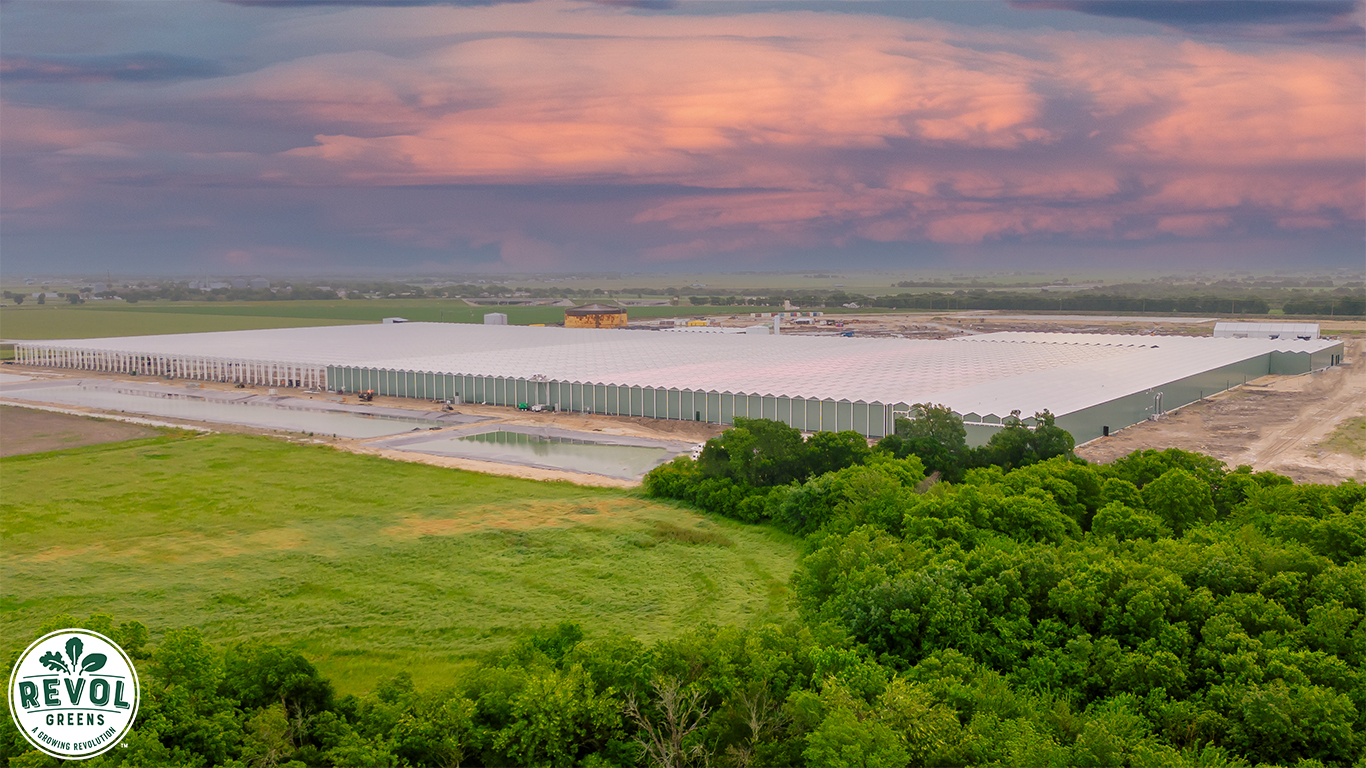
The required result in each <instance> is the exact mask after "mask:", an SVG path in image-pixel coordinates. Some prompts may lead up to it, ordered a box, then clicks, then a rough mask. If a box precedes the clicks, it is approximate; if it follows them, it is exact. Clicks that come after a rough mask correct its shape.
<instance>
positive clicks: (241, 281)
mask: <svg viewBox="0 0 1366 768" xmlns="http://www.w3.org/2000/svg"><path fill="white" fill-rule="evenodd" d="M232 287H233V288H246V287H247V279H246V278H245V277H234V278H233V279H232Z"/></svg>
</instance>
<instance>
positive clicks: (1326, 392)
mask: <svg viewBox="0 0 1366 768" xmlns="http://www.w3.org/2000/svg"><path fill="white" fill-rule="evenodd" d="M1363 352H1366V340H1362V339H1360V338H1354V339H1351V340H1348V341H1347V343H1346V345H1345V350H1344V355H1343V358H1344V359H1343V364H1342V365H1339V366H1335V367H1333V368H1329V369H1328V370H1325V371H1322V372H1319V373H1312V374H1305V375H1302V376H1264V377H1262V378H1260V379H1255V380H1253V381H1250V382H1248V383H1247V384H1246V385H1244V386H1242V387H1238V388H1236V389H1232V390H1229V391H1228V392H1224V393H1221V394H1220V395H1217V396H1215V397H1212V398H1209V399H1208V400H1206V401H1205V402H1203V403H1195V404H1192V405H1188V406H1186V407H1184V408H1181V409H1179V410H1177V411H1174V412H1172V413H1171V414H1170V415H1168V416H1165V417H1163V418H1162V419H1161V420H1159V421H1150V422H1144V423H1142V424H1138V425H1135V426H1132V427H1129V428H1128V429H1125V430H1122V431H1120V432H1118V433H1116V434H1114V435H1111V436H1110V437H1108V438H1101V439H1099V440H1094V441H1092V442H1090V443H1087V444H1086V445H1084V446H1082V447H1080V448H1078V449H1077V455H1078V456H1081V457H1082V458H1084V459H1086V460H1088V461H1099V462H1107V461H1113V460H1114V459H1117V458H1119V457H1121V456H1125V455H1128V454H1129V453H1130V452H1132V451H1136V450H1140V449H1144V448H1155V449H1163V448H1180V449H1182V450H1187V451H1199V452H1201V453H1206V454H1209V455H1211V456H1215V457H1217V458H1219V459H1222V460H1223V461H1224V462H1225V463H1226V464H1228V465H1229V466H1230V467H1236V466H1239V465H1241V464H1249V465H1251V466H1252V468H1253V469H1255V470H1257V471H1272V472H1277V473H1280V474H1283V475H1286V476H1288V477H1292V478H1294V479H1295V480H1296V481H1298V482H1313V483H1339V482H1342V481H1343V480H1347V479H1356V480H1358V481H1366V459H1363V458H1362V457H1360V456H1353V455H1351V454H1348V453H1337V452H1334V451H1332V450H1330V449H1328V448H1326V447H1325V446H1323V445H1321V443H1323V442H1324V441H1325V440H1326V439H1327V438H1328V436H1329V435H1330V434H1332V432H1333V430H1334V429H1336V428H1337V426H1338V425H1339V424H1341V423H1342V422H1343V421H1345V420H1347V419H1350V418H1354V417H1360V416H1363V415H1366V360H1363V359H1362V354H1363Z"/></svg>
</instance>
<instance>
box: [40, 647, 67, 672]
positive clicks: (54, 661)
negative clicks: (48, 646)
mask: <svg viewBox="0 0 1366 768" xmlns="http://www.w3.org/2000/svg"><path fill="white" fill-rule="evenodd" d="M38 663H39V664H42V665H43V666H45V667H47V668H48V669H50V670H52V671H53V672H56V671H57V670H61V671H63V672H65V673H67V674H68V675H69V674H71V670H69V669H67V668H66V660H65V659H63V658H62V654H60V653H57V652H56V651H48V652H47V653H45V654H43V655H42V656H40V657H39V658H38Z"/></svg>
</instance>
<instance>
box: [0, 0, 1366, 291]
mask: <svg viewBox="0 0 1366 768" xmlns="http://www.w3.org/2000/svg"><path fill="white" fill-rule="evenodd" d="M0 18H2V19H3V24H0V51H3V57H2V59H3V61H0V99H2V100H3V103H2V104H0V173H2V174H3V176H0V180H2V181H3V183H2V184H0V204H2V205H3V228H2V229H0V247H2V248H3V262H0V265H2V268H3V269H4V271H5V272H6V273H8V274H10V275H11V276H13V275H15V274H17V273H20V272H44V273H51V272H60V271H75V272H81V271H92V270H97V271H101V272H102V271H104V270H106V269H107V270H111V271H114V272H120V271H122V272H139V271H160V272H169V273H180V274H198V273H229V272H230V273H240V272H260V273H281V272H285V273H303V272H327V271H329V270H333V271H336V270H351V269H360V268H373V269H383V270H386V271H402V270H423V271H432V270H448V271H465V270H492V271H567V270H590V269H593V270H597V269H601V270H609V269H610V270H635V271H700V270H717V269H721V270H749V269H787V268H810V267H812V266H814V265H821V264H825V265H836V266H839V267H842V268H855V267H871V268H886V267H906V268H915V267H950V268H972V267H998V266H1009V265H1018V266H1021V267H1031V266H1059V265H1091V266H1114V267H1122V268H1133V267H1144V266H1151V267H1154V268H1164V269H1165V268H1171V267H1174V266H1190V267H1211V266H1213V267H1219V266H1223V265H1228V266H1230V267H1234V266H1238V267H1242V266H1252V267H1257V266H1269V265H1275V264H1278V263H1284V264H1288V265H1291V266H1301V265H1318V266H1325V267H1340V266H1353V265H1358V266H1359V265H1361V264H1362V262H1363V248H1364V247H1366V246H1364V245H1363V242H1364V239H1366V223H1364V220H1366V210H1364V208H1366V32H1364V31H1363V28H1362V24H1363V22H1364V21H1366V11H1363V7H1362V5H1361V4H1360V3H1358V2H1352V1H1346V2H1343V1H1339V0H1250V1H1242V0H1225V1H1223V2H1213V3H1199V2H1182V1H1180V0H1039V1H1037V2H1035V1H1030V0H999V1H998V0H948V1H946V2H859V1H858V0H849V1H845V0H815V1H812V2H796V1H794V2H785V1H783V0H760V1H753V2H750V1H746V0H696V1H694V0H676V1H673V0H600V1H599V2H587V1H579V2H572V1H562V0H536V1H534V2H498V1H497V0H479V1H477V2H469V1H460V0H446V1H444V2H436V1H432V0H296V1H293V2H286V1H284V0H281V1H269V0H226V1H221V2H216V1H213V0H204V1H203V2H198V1H196V0H160V1H154V2H136V1H121V2H108V1H96V2H72V1H69V0H68V1H65V2H56V1H53V0H11V2H6V3H4V4H3V5H0Z"/></svg>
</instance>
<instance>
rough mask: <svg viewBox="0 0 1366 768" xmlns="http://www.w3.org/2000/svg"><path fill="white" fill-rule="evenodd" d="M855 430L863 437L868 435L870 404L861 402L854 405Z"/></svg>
mask: <svg viewBox="0 0 1366 768" xmlns="http://www.w3.org/2000/svg"><path fill="white" fill-rule="evenodd" d="M853 428H854V431H855V432H858V433H859V434H861V435H866V434H868V404H867V403H865V402H863V401H861V400H860V401H859V402H856V403H854V422H853Z"/></svg>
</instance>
